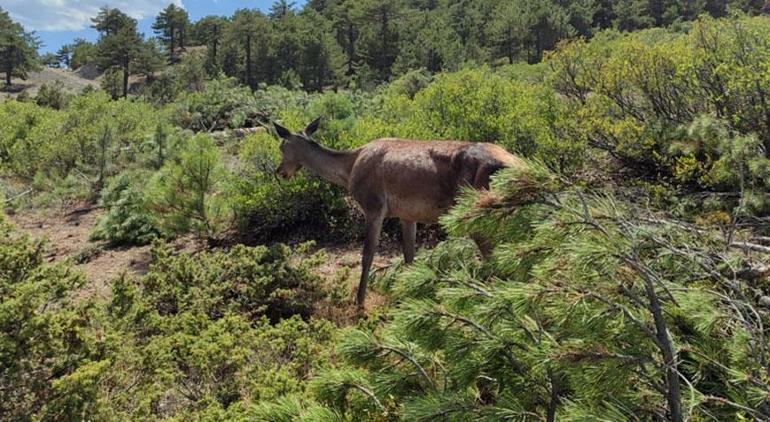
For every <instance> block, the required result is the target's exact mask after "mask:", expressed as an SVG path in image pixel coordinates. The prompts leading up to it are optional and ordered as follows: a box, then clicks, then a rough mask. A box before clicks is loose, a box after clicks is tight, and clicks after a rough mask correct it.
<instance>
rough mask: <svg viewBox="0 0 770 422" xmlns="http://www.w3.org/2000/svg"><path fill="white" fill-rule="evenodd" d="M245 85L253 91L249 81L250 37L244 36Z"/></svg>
mask: <svg viewBox="0 0 770 422" xmlns="http://www.w3.org/2000/svg"><path fill="white" fill-rule="evenodd" d="M246 85H248V86H249V88H251V89H252V90H253V89H254V85H253V84H252V80H251V35H247V36H246Z"/></svg>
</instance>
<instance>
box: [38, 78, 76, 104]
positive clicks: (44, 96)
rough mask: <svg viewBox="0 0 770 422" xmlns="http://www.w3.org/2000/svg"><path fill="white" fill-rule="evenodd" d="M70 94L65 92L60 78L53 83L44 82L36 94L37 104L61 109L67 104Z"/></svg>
mask: <svg viewBox="0 0 770 422" xmlns="http://www.w3.org/2000/svg"><path fill="white" fill-rule="evenodd" d="M69 97H70V95H69V94H68V93H67V92H65V88H64V84H63V83H62V82H61V81H60V80H56V81H55V82H53V83H47V82H46V83H44V84H43V85H41V86H40V90H39V91H38V92H37V96H35V104H37V105H39V106H41V107H50V108H53V109H55V110H61V109H63V108H65V107H66V106H67V102H68V101H69Z"/></svg>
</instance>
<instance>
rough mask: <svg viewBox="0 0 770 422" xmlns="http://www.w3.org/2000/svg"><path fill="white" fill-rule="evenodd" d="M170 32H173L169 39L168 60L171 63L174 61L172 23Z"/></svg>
mask: <svg viewBox="0 0 770 422" xmlns="http://www.w3.org/2000/svg"><path fill="white" fill-rule="evenodd" d="M169 32H170V33H171V37H170V39H169V44H170V47H169V49H168V50H169V51H168V54H169V57H168V61H169V63H174V25H171V28H169Z"/></svg>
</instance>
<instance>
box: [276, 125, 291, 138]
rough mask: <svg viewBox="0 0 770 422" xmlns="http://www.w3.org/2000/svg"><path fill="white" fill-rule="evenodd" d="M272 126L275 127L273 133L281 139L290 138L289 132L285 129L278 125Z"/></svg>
mask: <svg viewBox="0 0 770 422" xmlns="http://www.w3.org/2000/svg"><path fill="white" fill-rule="evenodd" d="M273 126H275V131H276V132H277V133H278V136H280V137H281V138H283V139H289V138H291V132H290V131H289V129H286V128H285V127H283V126H281V125H279V124H278V123H273Z"/></svg>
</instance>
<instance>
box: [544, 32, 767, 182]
mask: <svg viewBox="0 0 770 422" xmlns="http://www.w3.org/2000/svg"><path fill="white" fill-rule="evenodd" d="M768 34H770V24H769V23H768V20H767V19H765V18H748V17H733V18H730V19H720V20H714V19H709V18H702V19H700V20H698V21H696V22H694V23H692V25H690V27H689V29H688V30H687V31H686V32H676V31H674V30H663V29H651V30H646V31H640V32H635V33H633V34H628V35H624V36H622V35H620V34H618V33H616V32H612V31H611V32H606V33H602V34H599V35H598V36H597V37H595V38H594V39H592V40H591V41H584V40H576V41H572V42H569V43H565V44H563V45H562V46H560V48H559V49H558V50H557V51H556V52H554V53H553V54H551V55H550V56H549V58H548V62H549V64H550V66H551V68H552V70H553V71H552V72H551V75H550V76H549V81H550V83H551V85H552V86H553V87H554V88H555V89H556V90H557V91H558V92H560V93H561V94H563V95H564V96H565V97H566V98H568V99H569V100H570V102H571V104H570V106H569V107H570V109H571V110H572V111H571V113H572V114H574V115H575V116H576V122H575V125H574V126H575V129H576V130H574V131H573V132H572V133H573V134H574V136H575V139H579V140H580V141H581V142H586V143H588V144H590V145H592V146H594V147H596V148H597V149H598V150H601V151H606V152H608V153H609V154H610V155H611V156H612V157H614V158H616V159H618V161H619V162H620V163H621V164H622V165H623V166H624V167H627V168H629V169H633V171H636V172H637V173H643V174H645V175H647V176H649V177H654V178H658V179H665V180H666V181H668V182H672V183H674V184H676V185H678V186H681V187H683V188H685V189H686V190H720V191H733V192H735V191H738V190H740V189H741V184H742V183H745V186H744V187H745V188H752V189H764V187H765V185H766V181H765V179H766V176H765V174H764V168H765V167H766V164H765V163H764V162H763V160H765V159H767V158H768V157H770V155H768V151H770V148H768V146H770V127H768V126H767V124H766V121H764V120H763V119H765V117H766V116H767V115H768V114H767V112H768V111H770V108H768V107H769V106H768V104H767V102H766V101H765V100H763V99H762V98H765V97H766V96H767V93H768V92H770V79H768V78H767V77H765V75H766V73H767V72H765V71H763V70H761V69H766V68H767V66H768V63H770V53H768V51H770V50H768V48H767V46H768V45H770V36H768ZM763 116H764V117H763ZM765 120H766V119H765ZM736 154H737V155H740V156H741V157H742V158H741V160H743V159H745V160H747V161H746V162H751V163H753V164H751V165H749V167H752V168H754V170H752V171H741V172H740V173H742V176H739V175H737V174H736V173H734V172H732V171H730V170H727V169H728V168H731V167H733V166H735V165H737V164H738V162H737V161H736V160H735V159H734V158H731V157H735V156H736ZM739 161H740V160H739ZM728 163H729V164H728ZM749 173H750V174H749Z"/></svg>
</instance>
